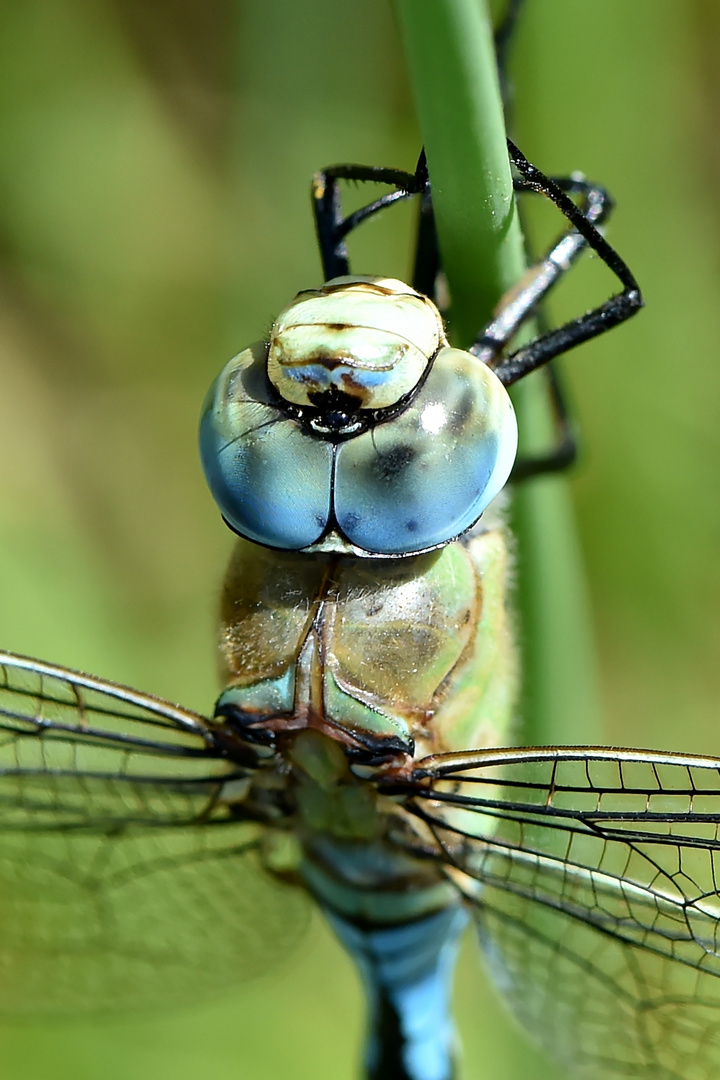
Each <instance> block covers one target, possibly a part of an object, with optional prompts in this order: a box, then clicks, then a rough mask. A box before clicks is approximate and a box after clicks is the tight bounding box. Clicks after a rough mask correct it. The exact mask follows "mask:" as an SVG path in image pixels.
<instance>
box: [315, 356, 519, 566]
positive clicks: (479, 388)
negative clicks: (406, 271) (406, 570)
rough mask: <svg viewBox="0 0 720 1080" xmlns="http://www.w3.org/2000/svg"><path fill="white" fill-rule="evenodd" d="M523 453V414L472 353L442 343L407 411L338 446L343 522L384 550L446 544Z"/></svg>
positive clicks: (471, 520) (348, 531) (362, 542)
mask: <svg viewBox="0 0 720 1080" xmlns="http://www.w3.org/2000/svg"><path fill="white" fill-rule="evenodd" d="M516 451H517V423H516V420H515V412H514V410H513V407H512V404H511V402H510V398H509V396H508V393H507V391H506V390H505V387H504V386H503V385H502V383H501V382H500V380H499V379H498V378H497V376H496V375H494V374H493V372H492V371H490V369H489V368H487V367H486V366H485V365H484V364H481V363H479V362H478V360H477V359H476V358H475V357H474V356H472V355H471V354H470V353H467V352H462V351H461V350H460V349H450V348H446V349H442V350H441V351H440V353H439V354H438V356H437V357H436V359H435V363H434V364H433V368H432V371H431V372H430V374H429V376H428V378H427V380H426V382H425V384H424V386H423V387H422V389H421V390H420V392H419V393H418V395H417V396H416V398H415V399H414V400H413V402H412V404H411V405H410V406H409V407H408V408H407V409H406V410H405V412H403V413H402V414H401V415H400V416H398V417H397V418H396V419H395V420H393V421H391V422H389V423H387V424H379V425H378V426H377V427H375V428H373V429H372V430H371V431H368V432H366V433H365V434H363V435H360V436H358V437H357V438H355V439H351V440H349V441H348V442H346V443H343V444H342V445H341V446H340V447H339V449H338V455H337V464H336V472H335V493H334V509H335V515H336V518H337V522H338V525H339V527H340V529H341V530H342V532H343V533H344V534H345V535H346V536H347V538H348V540H350V541H351V543H353V544H355V545H356V546H357V547H360V548H363V549H365V550H368V551H372V552H374V553H376V554H383V555H402V554H409V553H410V552H415V551H424V550H427V549H429V548H432V547H437V546H438V545H441V544H445V543H447V542H448V541H449V540H452V539H453V538H454V537H456V536H458V535H459V534H460V533H463V532H465V531H466V530H467V529H469V528H470V526H471V525H474V524H475V522H476V521H477V519H478V518H479V517H480V515H481V514H482V512H483V510H485V508H486V507H487V506H488V504H489V503H490V502H491V501H492V500H493V499H494V498H495V496H496V495H497V494H498V492H499V491H500V490H501V489H502V487H503V486H504V485H505V482H506V481H507V478H508V476H509V475H510V470H511V469H512V466H513V462H514V460H515V454H516Z"/></svg>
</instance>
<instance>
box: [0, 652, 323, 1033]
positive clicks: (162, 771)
mask: <svg viewBox="0 0 720 1080" xmlns="http://www.w3.org/2000/svg"><path fill="white" fill-rule="evenodd" d="M247 775H248V773H247V770H243V769H241V768H240V767H238V766H237V765H236V764H233V763H231V762H229V761H228V760H226V758H225V757H224V755H223V754H222V752H221V750H219V749H217V748H216V744H215V739H214V735H213V730H212V725H211V724H210V723H209V722H208V721H206V720H204V719H203V717H201V716H199V715H197V714H195V713H192V712H190V711H189V710H185V709H183V708H181V707H179V706H175V705H172V704H170V703H169V702H165V701H162V700H160V699H157V698H153V697H151V696H149V695H144V694H141V693H138V692H137V691H134V690H129V689H127V688H124V687H120V686H116V685H114V684H112V683H105V682H103V681H102V680H99V679H94V678H91V677H88V676H84V675H80V674H77V673H74V672H70V671H67V670H65V669H63V668H57V667H52V666H51V665H47V664H42V663H39V662H37V661H31V660H26V659H25V658H22V657H15V656H12V655H10V654H4V653H3V654H0V973H2V977H1V978H0V1011H5V1012H12V1013H18V1012H28V1013H32V1014H33V1015H37V1014H38V1013H42V1012H44V1011H54V1012H57V1011H63V1012H68V1013H75V1012H77V1011H79V1010H83V1009H102V1008H120V1009H137V1008H143V1007H145V1006H146V1005H148V1004H155V1005H157V1004H165V1003H172V1002H175V1001H182V1000H188V999H192V998H194V997H200V996H202V995H203V994H209V993H217V992H218V991H221V990H222V989H223V988H225V987H228V986H232V985H234V984H235V983H237V982H238V981H240V980H241V979H243V978H248V977H251V976H254V975H257V974H259V973H260V972H262V971H264V970H266V968H268V967H269V966H271V964H272V962H273V961H274V960H276V959H278V958H279V957H280V956H282V955H283V954H284V953H285V952H286V951H287V950H288V949H289V948H290V947H291V946H292V944H293V942H294V941H295V939H296V938H297V937H298V935H299V934H300V933H301V931H302V929H303V927H304V924H305V921H306V912H305V901H304V897H303V896H302V894H300V893H299V892H298V891H297V890H295V889H293V888H290V887H287V886H284V885H281V884H278V883H277V882H276V880H275V879H274V878H272V877H271V876H270V875H268V874H267V873H266V872H265V870H264V869H263V866H262V862H261V852H262V847H263V843H264V833H263V829H262V827H261V826H259V825H256V824H254V823H252V822H249V821H242V820H239V819H238V817H237V809H236V804H235V805H234V808H233V812H231V811H230V809H229V805H228V803H227V802H224V801H223V794H224V793H228V792H229V791H230V790H232V791H233V797H234V798H236V797H237V793H238V792H239V791H241V790H242V785H243V782H244V780H245V778H246V776H247ZM231 786H232V787H231Z"/></svg>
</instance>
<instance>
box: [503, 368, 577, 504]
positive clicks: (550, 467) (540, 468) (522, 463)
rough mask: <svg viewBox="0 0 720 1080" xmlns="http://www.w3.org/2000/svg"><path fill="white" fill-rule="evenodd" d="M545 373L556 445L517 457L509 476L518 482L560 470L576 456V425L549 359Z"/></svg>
mask: <svg viewBox="0 0 720 1080" xmlns="http://www.w3.org/2000/svg"><path fill="white" fill-rule="evenodd" d="M545 374H546V377H547V388H548V397H549V401H550V409H551V411H552V419H553V424H554V427H555V445H554V446H553V447H552V448H551V449H550V450H548V451H546V452H545V453H538V454H523V455H522V456H520V457H518V458H517V460H516V461H515V464H514V465H513V469H512V472H511V473H510V480H511V481H512V482H513V483H516V484H517V483H520V482H521V481H523V480H529V479H530V478H531V477H533V476H542V475H545V474H546V473H553V472H561V471H562V470H563V469H567V468H569V467H570V466H571V465H572V464H573V462H574V461H575V459H576V458H577V454H578V441H577V428H576V425H575V424H574V423H573V419H572V416H571V414H570V412H569V410H568V406H567V401H566V398H565V392H564V390H563V385H562V379H561V378H560V373H559V371H558V370H557V368H556V367H555V366H554V365H553V364H552V363H550V364H548V365H547V366H546V368H545Z"/></svg>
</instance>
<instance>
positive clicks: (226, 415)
mask: <svg viewBox="0 0 720 1080" xmlns="http://www.w3.org/2000/svg"><path fill="white" fill-rule="evenodd" d="M353 290H357V291H358V295H357V297H355V296H354V292H353ZM325 293H326V294H325ZM325 293H323V291H322V290H320V292H319V293H312V294H310V299H307V296H308V294H301V297H300V299H299V300H298V301H296V302H295V304H294V305H291V306H290V307H289V308H288V309H286V311H285V312H284V313H283V315H282V316H281V317H280V319H279V320H278V321H277V322H276V324H275V327H274V329H273V341H275V343H276V345H275V346H274V345H273V344H272V342H271V343H270V344H269V345H268V344H266V343H263V342H257V343H256V344H255V345H251V346H250V347H249V348H248V349H246V350H245V351H244V352H242V353H240V355H239V356H237V357H235V359H234V360H231V362H230V363H229V364H228V365H227V367H226V368H224V370H223V371H222V372H221V373H220V375H219V376H218V378H217V380H216V381H215V383H214V384H213V386H212V388H211V390H210V393H209V394H208V397H207V400H206V402H205V407H204V410H203V415H202V420H201V423H200V451H201V457H202V462H203V468H204V469H205V475H206V477H207V481H208V484H209V486H210V489H211V491H212V493H213V496H214V498H215V500H216V502H217V503H218V506H219V507H220V509H221V511H222V514H223V516H224V518H225V519H226V521H227V522H228V524H229V525H230V526H231V528H233V529H234V530H235V531H236V532H237V533H239V534H240V535H241V536H244V537H246V538H247V539H249V540H253V541H255V542H256V543H260V544H265V545H267V546H268V547H274V548H281V549H284V550H293V551H304V550H305V551H306V550H324V551H336V552H339V553H346V554H347V553H355V554H358V555H377V556H383V555H396V556H397V555H407V554H412V553H415V552H421V551H427V550H430V549H431V548H435V547H439V546H441V545H443V544H446V543H448V542H449V541H450V540H453V539H454V538H455V537H456V536H458V535H460V534H461V533H463V532H465V531H466V530H467V529H469V528H470V527H471V526H472V525H473V524H474V523H475V522H476V521H477V519H478V518H479V517H480V515H481V514H482V512H483V510H484V509H485V508H486V507H487V505H488V504H489V503H490V502H491V500H492V499H493V498H494V497H495V496H496V495H497V493H498V492H499V491H500V489H501V488H502V487H503V485H504V484H505V482H506V480H507V478H508V476H509V475H510V470H511V468H512V465H513V461H514V459H515V453H516V450H517V425H516V422H515V414H514V412H513V408H512V405H511V403H510V398H509V397H508V394H507V392H506V390H505V388H504V387H503V385H502V383H501V382H500V380H499V379H498V378H497V376H496V375H494V374H493V372H492V371H491V370H490V369H489V368H488V367H486V366H485V365H484V364H482V363H481V362H480V361H479V360H478V359H477V358H476V357H474V356H472V355H471V354H470V353H467V352H463V351H461V350H459V349H452V348H450V347H448V346H447V345H445V344H444V342H445V339H444V334H443V333H442V329H441V320H440V315H439V313H438V312H437V309H435V308H434V305H432V304H431V302H430V301H429V300H427V299H426V298H423V297H420V296H419V294H414V293H413V290H411V289H409V287H408V286H407V285H403V283H402V282H395V281H390V280H388V279H336V281H334V282H329V283H328V285H326V286H325ZM323 299H324V300H325V301H326V303H327V307H323V305H322V303H321V301H322V300H323ZM341 300H342V303H341ZM384 301H386V302H387V305H388V306H387V307H385V306H384ZM429 308H432V311H429ZM293 312H294V313H295V314H292V313H293ZM433 312H434V314H433ZM288 313H290V314H288ZM371 316H372V319H373V320H374V322H375V326H374V328H373V330H374V335H370V337H371V338H372V340H370V339H369V338H368V339H367V340H366V335H365V333H364V331H365V330H367V327H363V326H361V325H359V324H360V323H362V322H363V320H364V321H365V322H367V321H369V320H370V318H371ZM341 318H342V319H344V322H343V323H342V325H343V327H344V329H343V330H342V331H340V330H339V329H337V328H338V327H339V325H340V319H341ZM298 319H299V320H301V322H298V321H297V320H298ZM312 319H315V323H313V322H312V321H311V320H312ZM353 319H354V320H355V322H354V323H353ZM293 320H295V321H293ZM323 320H325V321H324V322H323ZM332 320H335V322H334V323H333V324H332V325H334V326H335V329H334V330H332V331H331V332H330V336H331V337H332V335H333V334H334V335H335V338H334V340H336V341H337V340H339V339H342V341H343V346H342V348H343V355H342V357H341V358H339V359H338V358H337V357H335V358H334V359H333V357H332V356H329V354H328V356H326V355H325V352H327V348H326V346H327V340H328V327H329V326H330V325H331V321H332ZM286 324H287V325H286ZM298 326H300V327H301V331H302V332H301V333H300V334H299V336H298V333H296V332H295V331H296V330H297V327H298ZM313 326H314V329H315V332H316V338H317V340H316V345H315V352H314V354H313V356H314V359H313V362H312V363H310V362H309V357H310V354H311V353H312V351H313V350H312V348H311V345H310V344H308V341H309V340H310V339H311V338H312V334H311V333H310V330H311V328H312V327H313ZM278 327H280V328H281V329H278ZM438 327H440V329H439V330H438ZM288 328H289V329H288ZM289 330H290V331H292V332H291V333H289ZM288 333H289V336H288ZM413 337H414V338H415V340H414V342H413ZM286 338H287V340H285V339H286ZM401 338H402V340H403V341H404V342H410V344H411V346H412V349H411V351H413V350H414V355H415V359H414V360H413V362H412V364H411V365H410V367H408V364H407V363H406V360H407V356H408V350H407V349H405V348H404V347H403V348H402V349H399V348H398V346H397V342H398V341H399V340H400V339H401ZM301 339H302V340H301ZM380 340H383V341H385V343H386V346H387V348H386V349H385V352H383V350H382V349H378V341H380ZM278 341H285V344H284V346H283V348H284V352H283V351H282V349H280V347H279V346H277V342H278ZM352 341H354V342H355V345H353V346H352V348H354V349H355V351H356V353H357V356H355V357H353V355H351V351H352V350H351V348H350V344H349V343H351V342H352ZM363 341H364V342H365V344H364V345H363V346H362V348H361V347H360V344H358V342H360V343H362V342H363ZM368 341H369V343H368ZM438 342H440V347H439V349H438V348H436V346H437V344H438ZM291 346H292V348H291ZM321 346H322V347H321ZM273 349H275V352H273ZM293 349H295V350H296V351H295V352H294V353H293ZM432 349H435V352H434V354H433V356H429V355H428V353H429V352H430V351H431V350H432ZM323 350H325V351H323ZM363 350H364V351H363ZM281 354H282V355H281ZM300 354H302V356H301V361H298V362H297V363H295V360H297V357H298V355H300ZM280 355H281V358H282V360H283V364H284V365H285V367H284V369H283V370H280V373H279V374H278V362H279V361H278V356H280ZM273 356H274V360H273ZM393 357H395V359H396V360H397V358H398V357H399V358H400V359H399V360H398V363H397V365H396V366H395V367H393V364H394V363H395V361H394V360H393ZM378 358H379V359H378ZM273 365H274V367H273ZM353 365H355V366H354V367H353ZM280 366H281V368H282V365H280ZM316 369H319V370H321V371H325V372H326V374H327V380H328V384H329V385H331V384H332V380H333V379H336V378H337V379H342V380H345V381H344V383H342V385H344V386H345V387H346V388H347V387H348V386H349V385H350V381H348V380H349V378H350V377H349V375H348V372H349V371H350V372H351V373H352V372H354V374H353V375H352V379H353V380H354V382H353V383H352V385H353V386H354V387H355V389H356V390H357V394H358V395H359V396H358V399H357V403H356V405H354V406H353V405H350V406H347V404H346V408H348V409H349V414H348V430H347V431H345V432H343V431H342V430H340V431H338V429H337V427H336V428H333V427H332V425H331V424H330V423H326V424H323V417H322V415H320V416H319V417H318V415H317V414H318V412H319V410H318V409H317V407H313V406H310V407H308V406H306V405H301V404H298V402H297V401H294V400H293V401H291V402H288V401H287V400H286V399H284V398H283V396H282V394H281V393H280V389H281V388H282V387H286V384H287V383H288V380H289V382H290V385H291V389H293V392H295V391H297V395H296V396H298V395H299V396H301V397H302V394H303V393H304V392H305V391H304V390H303V391H301V390H298V387H302V386H305V388H306V389H307V386H315V387H318V386H320V385H321V384H322V378H321V375H319V374H318V370H316ZM428 369H429V370H428ZM271 372H274V376H275V377H274V380H273V379H271ZM298 372H302V379H297V380H296V376H297V375H298ZM378 372H380V373H381V374H382V378H381V379H380V378H378V379H376V376H377V375H378ZM409 372H410V374H409ZM371 376H372V378H371ZM323 377H324V376H323ZM351 381H352V380H351ZM340 385H341V383H338V387H339V386H340ZM408 385H409V386H410V391H408V390H407V386H408ZM401 391H402V393H401ZM314 392H315V391H313V393H314ZM378 395H380V396H381V397H382V399H383V400H385V399H387V400H389V401H391V402H392V407H387V408H386V412H385V414H384V413H383V409H382V408H380V407H376V408H374V409H373V410H368V409H366V406H367V402H368V401H371V402H373V404H374V405H375V406H377V401H378ZM351 398H352V395H351V394H350V393H349V392H348V393H346V394H345V399H344V400H345V401H346V402H347V401H349V400H350V399H351ZM403 398H406V399H407V403H406V404H405V405H404V408H399V405H401V404H402V399H403ZM361 399H362V400H361ZM363 413H364V416H365V417H366V418H365V419H360V420H358V418H359V417H360V418H362V417H363ZM307 414H309V416H310V418H309V419H308V415H307Z"/></svg>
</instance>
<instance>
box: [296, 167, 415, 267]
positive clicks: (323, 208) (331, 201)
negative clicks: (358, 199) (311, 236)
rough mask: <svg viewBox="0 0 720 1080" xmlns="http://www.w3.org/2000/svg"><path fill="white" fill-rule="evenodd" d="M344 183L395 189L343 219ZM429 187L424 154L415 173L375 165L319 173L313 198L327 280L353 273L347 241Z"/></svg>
mask: <svg viewBox="0 0 720 1080" xmlns="http://www.w3.org/2000/svg"><path fill="white" fill-rule="evenodd" d="M341 180H349V181H355V182H356V183H357V182H359V183H375V184H388V185H390V186H392V187H394V188H395V190H394V191H389V192H387V194H385V195H382V196H381V197H380V198H379V199H375V200H374V201H373V202H371V203H368V205H367V206H362V207H360V209H359V210H356V211H355V212H354V213H352V214H348V215H347V217H343V213H342V205H341V200H340V186H339V181H341ZM427 184H428V178H427V166H426V165H425V154H424V152H423V153H421V155H420V160H419V161H418V166H417V169H416V170H415V172H414V173H410V172H405V171H404V170H402V169H386V168H382V167H379V166H374V165H331V166H330V167H329V168H327V169H321V170H320V172H317V173H315V176H314V177H313V181H312V191H311V195H312V203H313V209H314V212H315V227H316V230H317V238H318V244H319V246H320V256H321V259H322V264H323V273H324V275H325V280H326V281H329V280H330V278H334V277H339V276H341V275H343V274H349V273H350V262H349V259H348V253H347V246H346V243H345V240H346V237H347V236H348V234H349V233H351V232H352V230H353V229H356V228H357V227H358V225H361V224H362V222H363V221H367V219H368V218H369V217H372V215H373V214H376V213H377V212H378V211H379V210H384V209H385V207H386V206H392V205H393V203H396V202H400V201H402V200H403V199H408V198H410V197H411V196H414V195H418V194H420V192H422V191H424V190H425V188H426V187H427Z"/></svg>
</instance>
